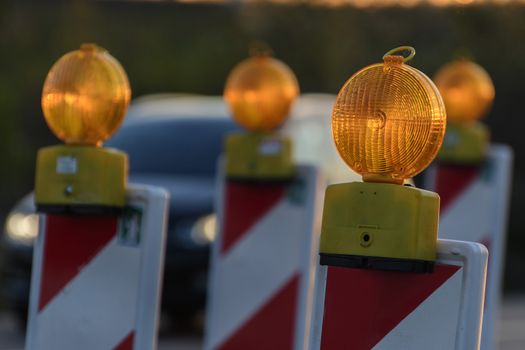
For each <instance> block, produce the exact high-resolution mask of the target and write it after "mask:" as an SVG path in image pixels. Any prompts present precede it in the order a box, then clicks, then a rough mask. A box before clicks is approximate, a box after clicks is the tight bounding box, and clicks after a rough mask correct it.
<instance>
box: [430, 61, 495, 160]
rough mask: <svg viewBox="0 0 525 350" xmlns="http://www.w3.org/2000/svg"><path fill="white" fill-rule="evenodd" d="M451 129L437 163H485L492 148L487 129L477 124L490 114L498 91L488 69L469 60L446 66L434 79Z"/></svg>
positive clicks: (448, 131) (454, 62)
mask: <svg viewBox="0 0 525 350" xmlns="http://www.w3.org/2000/svg"><path fill="white" fill-rule="evenodd" d="M434 81H435V83H436V86H437V87H438V89H439V91H440V93H441V96H443V101H444V103H445V107H446V108H447V116H448V120H449V126H448V130H447V135H446V137H445V141H444V143H443V148H442V149H441V151H440V153H439V156H438V160H439V161H441V162H445V163H447V162H448V163H460V164H476V163H480V162H482V161H483V160H484V159H485V157H486V153H487V150H488V146H489V139H490V133H489V130H488V128H487V127H486V126H485V125H483V124H481V123H480V122H478V120H480V119H481V118H483V117H484V116H485V115H486V114H487V112H488V111H489V110H490V107H491V106H492V103H493V101H494V96H495V91H494V84H493V83H492V79H491V78H490V76H489V74H488V73H487V71H485V69H483V68H482V67H481V66H479V65H478V64H476V63H474V62H472V61H469V60H467V59H460V60H455V61H452V62H450V63H448V64H446V65H444V66H443V67H442V68H441V69H439V71H438V72H437V73H436V75H435V77H434Z"/></svg>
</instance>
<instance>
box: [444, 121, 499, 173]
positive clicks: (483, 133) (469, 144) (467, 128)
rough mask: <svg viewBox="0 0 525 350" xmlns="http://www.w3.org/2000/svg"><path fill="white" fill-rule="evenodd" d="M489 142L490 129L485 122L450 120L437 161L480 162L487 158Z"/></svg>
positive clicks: (470, 163)
mask: <svg viewBox="0 0 525 350" xmlns="http://www.w3.org/2000/svg"><path fill="white" fill-rule="evenodd" d="M489 143H490V131H489V129H488V128H487V126H486V125H485V124H483V123H479V122H472V123H453V122H449V123H448V125H447V133H446V134H445V139H444V140H443V146H442V147H441V150H440V151H439V153H438V155H437V161H438V162H440V163H447V164H460V165H476V164H480V163H482V162H483V161H484V160H485V159H486V158H487V152H488V149H489Z"/></svg>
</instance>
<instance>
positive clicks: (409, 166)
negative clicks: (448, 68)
mask: <svg viewBox="0 0 525 350" xmlns="http://www.w3.org/2000/svg"><path fill="white" fill-rule="evenodd" d="M402 51H408V52H409V55H408V56H407V57H403V56H400V55H396V54H397V53H398V52H402ZM414 55H415V50H414V48H412V47H407V46H403V47H399V48H396V49H394V50H391V51H389V52H387V53H386V54H385V56H384V57H383V59H384V62H383V63H378V64H373V65H371V66H368V67H366V68H363V69H361V70H360V71H358V72H357V73H356V74H354V75H353V76H352V77H351V78H350V79H349V80H348V81H347V82H346V83H345V85H344V86H343V88H342V89H341V91H340V92H339V95H338V96H337V99H336V102H335V105H334V109H333V113H332V131H333V137H334V141H335V144H336V146H337V149H338V151H339V153H340V155H341V157H342V158H343V159H344V160H345V162H346V163H347V164H348V165H349V166H350V167H351V168H352V169H354V170H355V171H357V172H358V173H360V174H361V175H362V176H363V180H364V181H365V182H352V183H345V184H337V185H331V186H329V187H328V188H327V191H326V196H325V206H324V212H323V224H322V234H321V246H320V255H321V259H320V262H321V264H322V265H335V266H345V267H358V268H374V269H385V270H402V271H415V272H427V271H431V270H432V268H433V264H434V261H435V259H436V242H437V225H438V219H439V196H438V195H437V194H436V193H433V192H429V191H424V190H420V189H417V188H415V187H413V186H403V185H402V184H403V180H404V179H406V178H409V177H411V176H414V175H416V174H417V173H419V172H420V171H422V170H423V169H425V167H427V166H428V165H429V164H430V162H431V161H432V160H433V159H434V157H435V156H436V154H437V152H438V151H439V148H440V146H441V143H442V140H443V137H444V133H445V125H446V112H445V107H444V105H443V101H442V99H441V96H440V94H439V91H438V89H437V88H436V86H435V85H434V84H433V83H432V81H431V80H430V79H429V78H428V77H427V76H426V75H425V74H423V73H422V72H420V71H419V70H417V69H415V68H412V67H410V66H408V65H407V64H406V62H407V61H409V60H410V59H411V58H412V57H413V56H414Z"/></svg>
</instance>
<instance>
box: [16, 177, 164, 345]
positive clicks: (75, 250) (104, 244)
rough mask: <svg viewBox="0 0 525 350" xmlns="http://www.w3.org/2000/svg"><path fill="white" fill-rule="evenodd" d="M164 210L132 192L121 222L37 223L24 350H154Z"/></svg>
mask: <svg viewBox="0 0 525 350" xmlns="http://www.w3.org/2000/svg"><path fill="white" fill-rule="evenodd" d="M167 205H168V194H167V193H166V192H165V191H164V190H162V189H160V188H156V187H150V186H131V188H130V189H129V190H128V205H127V206H126V208H125V210H124V213H123V214H122V215H121V216H88V215H86V216H78V215H75V216H72V215H42V216H41V220H40V223H41V224H40V231H39V234H38V238H37V240H36V242H35V247H34V257H33V271H32V280H31V295H30V306H29V323H28V332H27V337H26V349H53V350H71V349H75V350H84V349H85V350H93V349H118V350H127V349H140V350H143V349H144V350H148V349H152V350H153V349H156V343H157V328H158V316H159V307H160V287H161V278H162V272H163V267H164V249H165V239H166V224H167V221H166V220H167Z"/></svg>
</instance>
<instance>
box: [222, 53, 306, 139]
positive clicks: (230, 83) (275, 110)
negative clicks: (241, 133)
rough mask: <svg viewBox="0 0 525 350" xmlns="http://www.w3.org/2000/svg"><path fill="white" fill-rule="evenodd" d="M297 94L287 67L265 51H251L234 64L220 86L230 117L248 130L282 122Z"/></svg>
mask: <svg viewBox="0 0 525 350" xmlns="http://www.w3.org/2000/svg"><path fill="white" fill-rule="evenodd" d="M298 94H299V84H298V83H297V79H296V77H295V75H294V74H293V72H292V70H291V69H290V67H288V66H287V65H286V64H284V63H283V62H281V61H279V60H277V59H275V58H272V57H271V56H270V55H269V53H267V52H257V53H254V54H253V55H252V57H250V58H247V59H245V60H244V61H242V62H241V63H239V64H238V65H237V66H235V68H233V70H232V72H231V73H230V75H229V77H228V80H227V81H226V86H225V88H224V98H225V100H226V102H227V103H228V105H229V107H230V110H231V113H232V115H233V118H234V119H235V120H236V121H237V122H238V123H239V124H240V125H241V126H243V127H244V128H246V129H248V130H251V131H271V130H274V129H275V128H277V127H279V126H280V125H281V124H283V123H284V121H285V120H286V119H287V118H288V114H289V112H290V108H291V106H292V104H293V102H294V100H295V98H296V97H297V95H298Z"/></svg>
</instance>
